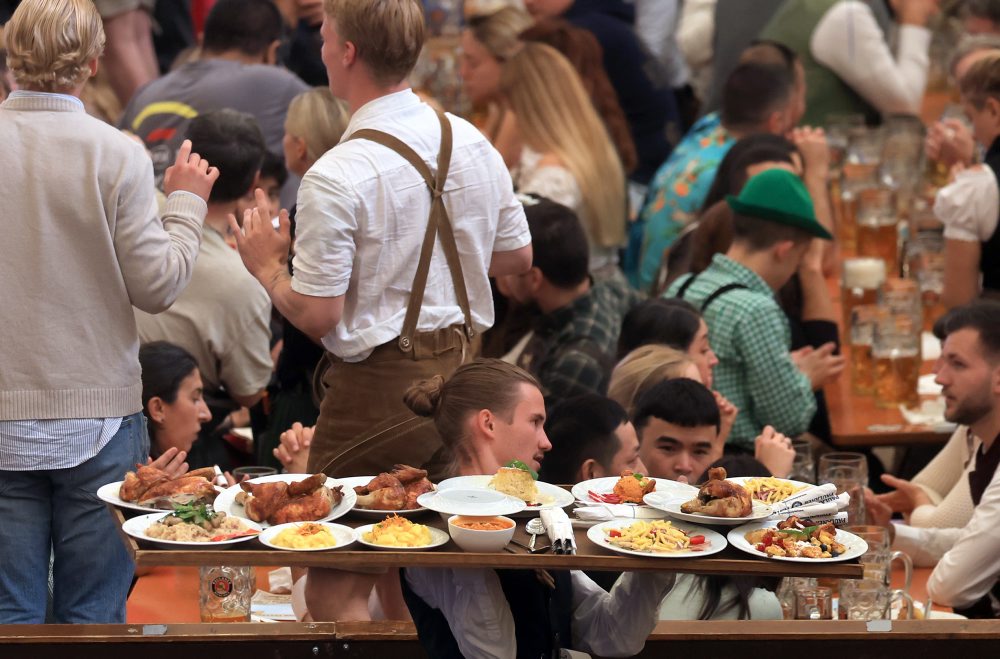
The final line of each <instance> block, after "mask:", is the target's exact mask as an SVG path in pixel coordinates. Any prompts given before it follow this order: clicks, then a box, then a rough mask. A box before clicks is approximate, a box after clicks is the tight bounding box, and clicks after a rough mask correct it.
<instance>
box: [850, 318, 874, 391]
mask: <svg viewBox="0 0 1000 659" xmlns="http://www.w3.org/2000/svg"><path fill="white" fill-rule="evenodd" d="M878 314H879V308H878V306H877V305H874V304H862V305H860V306H856V307H854V309H853V310H852V311H851V324H850V334H849V335H848V337H849V342H850V344H851V345H850V349H851V350H850V352H851V389H852V390H853V391H854V393H855V394H858V395H859V396H870V395H872V394H873V393H875V361H874V360H873V359H872V343H873V342H874V340H875V323H876V321H877V320H878Z"/></svg>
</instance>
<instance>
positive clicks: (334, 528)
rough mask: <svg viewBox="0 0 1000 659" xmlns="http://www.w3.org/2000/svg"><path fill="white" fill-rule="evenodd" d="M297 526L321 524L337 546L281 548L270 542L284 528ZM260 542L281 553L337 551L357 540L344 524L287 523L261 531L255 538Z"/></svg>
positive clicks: (354, 534) (355, 534) (356, 536)
mask: <svg viewBox="0 0 1000 659" xmlns="http://www.w3.org/2000/svg"><path fill="white" fill-rule="evenodd" d="M299 524H322V525H323V526H324V527H326V528H327V529H329V530H330V533H332V534H333V535H334V537H335V538H336V539H337V544H336V545H334V546H333V547H303V548H295V547H282V546H280V545H276V544H274V543H273V542H271V538H273V537H274V536H276V535H278V534H279V533H281V532H282V531H284V530H285V529H286V528H289V527H291V526H297V525H299ZM338 533H343V534H346V536H347V539H346V540H344V541H343V542H341V540H340V536H338V535H337V534H338ZM257 539H258V540H260V544H262V545H264V546H265V547H270V548H271V549H280V550H281V551H337V550H338V549H343V548H344V547H348V546H350V545H352V544H354V543H355V542H356V541H357V539H358V534H357V532H356V531H355V530H354V529H352V528H351V527H350V526H345V525H344V524H333V523H332V522H287V523H285V524H278V525H276V526H269V527H268V528H266V529H264V530H263V531H261V533H260V535H258V536H257Z"/></svg>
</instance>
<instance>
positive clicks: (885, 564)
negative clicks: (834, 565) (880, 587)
mask: <svg viewBox="0 0 1000 659" xmlns="http://www.w3.org/2000/svg"><path fill="white" fill-rule="evenodd" d="M844 530H845V531H847V532H848V533H853V534H854V535H856V536H858V537H859V538H861V539H862V540H864V541H865V542H866V543H868V551H866V552H865V553H864V554H862V555H861V557H860V558H859V559H858V561H859V562H860V563H861V564H862V565H863V566H864V568H865V579H876V580H880V581H882V583H884V584H885V585H886V586H888V585H889V584H890V582H891V581H892V564H893V563H894V562H896V561H900V562H901V563H902V564H903V576H904V580H903V584H904V585H903V588H902V589H901V590H903V591H904V592H907V593H908V592H910V585H911V583H912V582H913V561H912V560H910V557H909V555H908V554H906V553H905V552H902V551H892V545H891V543H890V541H889V529H887V528H885V527H884V526H873V525H870V524H862V525H854V526H845V527H844Z"/></svg>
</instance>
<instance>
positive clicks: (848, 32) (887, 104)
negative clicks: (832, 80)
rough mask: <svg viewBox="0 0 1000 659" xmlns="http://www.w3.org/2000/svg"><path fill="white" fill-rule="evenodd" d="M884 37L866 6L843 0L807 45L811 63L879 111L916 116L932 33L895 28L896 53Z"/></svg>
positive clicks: (853, 0) (818, 25)
mask: <svg viewBox="0 0 1000 659" xmlns="http://www.w3.org/2000/svg"><path fill="white" fill-rule="evenodd" d="M886 39H887V35H885V34H883V32H882V28H880V27H879V25H878V22H877V21H876V20H875V15H874V14H873V13H872V10H871V8H870V7H868V6H867V5H865V4H864V3H861V2H857V0H843V1H842V2H838V3H836V4H835V5H834V6H833V7H832V8H831V9H830V10H829V11H828V12H826V14H825V15H824V16H823V18H821V19H820V21H819V23H818V24H817V25H816V29H815V30H813V34H812V38H811V39H810V42H809V48H810V51H811V52H812V56H813V57H815V58H816V61H818V62H819V63H820V64H822V65H824V66H826V67H827V68H828V69H830V70H831V71H833V72H834V73H836V74H837V75H838V76H839V77H840V79H841V80H843V81H844V82H845V83H847V85H848V86H850V87H851V88H852V89H853V90H854V91H856V92H857V93H858V94H859V95H860V96H861V97H862V98H864V99H865V100H866V101H868V102H869V103H871V104H872V105H873V106H874V107H876V108H878V110H879V111H880V112H882V113H884V114H890V113H905V114H916V113H917V112H919V110H920V103H921V102H922V100H923V95H924V88H925V87H926V85H927V67H928V65H929V63H930V58H929V57H928V53H927V51H928V48H929V46H930V43H931V32H930V30H928V29H927V28H924V27H918V26H915V25H901V26H899V45H898V47H897V51H898V52H897V53H896V56H895V57H893V54H892V51H890V50H889V44H888V42H887V40H886Z"/></svg>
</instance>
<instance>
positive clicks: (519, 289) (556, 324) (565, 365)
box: [500, 197, 640, 406]
mask: <svg viewBox="0 0 1000 659" xmlns="http://www.w3.org/2000/svg"><path fill="white" fill-rule="evenodd" d="M522 200H523V202H524V211H525V215H526V216H527V218H528V228H529V230H530V231H531V242H532V245H533V249H534V252H533V254H534V255H533V258H532V265H531V269H530V270H528V271H527V272H525V273H523V274H520V275H512V276H509V277H505V278H504V279H503V281H502V282H501V284H500V290H501V292H502V293H503V294H504V295H505V296H506V297H509V298H512V299H514V300H516V301H517V302H518V303H520V304H525V305H526V304H535V305H536V306H537V307H538V309H539V310H540V311H541V315H540V316H539V317H537V318H536V319H535V322H534V323H533V328H532V331H533V334H532V336H531V339H530V340H529V341H528V343H527V345H526V347H525V348H524V350H523V351H522V352H521V354H520V356H519V357H518V359H517V364H518V366H520V367H521V368H523V369H525V370H526V371H528V372H530V373H531V374H532V375H534V376H535V377H536V378H538V381H539V382H540V383H541V385H542V391H543V393H544V394H545V403H546V406H551V405H553V404H555V403H556V402H558V401H560V400H562V399H564V398H568V397H570V396H576V395H579V394H583V393H588V392H590V393H598V394H604V393H605V392H606V391H607V388H608V380H609V379H610V377H611V369H612V367H613V366H614V354H615V347H616V344H617V342H618V333H619V331H621V324H622V318H623V317H624V315H625V313H626V312H627V311H628V310H629V309H630V308H631V307H632V305H633V304H635V303H637V302H638V301H639V299H640V297H639V295H638V294H637V293H636V292H635V291H634V290H632V289H630V288H629V287H628V285H627V284H625V283H624V282H622V281H618V280H613V279H609V280H603V281H600V282H597V283H594V282H593V281H592V280H591V278H590V275H589V274H588V263H589V250H588V247H587V236H586V234H585V233H584V230H583V226H582V225H581V224H580V220H579V219H578V218H577V216H576V214H575V213H574V212H573V211H572V210H570V209H569V208H567V207H565V206H563V205H562V204H557V203H556V202H554V201H550V200H548V199H544V198H541V197H524V198H523V199H522Z"/></svg>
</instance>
